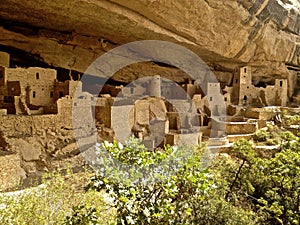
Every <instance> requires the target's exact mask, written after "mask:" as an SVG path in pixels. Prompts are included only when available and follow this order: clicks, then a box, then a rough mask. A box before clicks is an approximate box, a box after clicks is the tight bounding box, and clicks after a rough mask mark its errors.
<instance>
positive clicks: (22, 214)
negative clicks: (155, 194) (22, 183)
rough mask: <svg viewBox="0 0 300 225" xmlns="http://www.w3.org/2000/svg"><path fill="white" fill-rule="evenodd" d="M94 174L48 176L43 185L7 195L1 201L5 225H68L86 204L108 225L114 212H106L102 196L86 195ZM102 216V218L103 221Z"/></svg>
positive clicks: (0, 219) (51, 174) (46, 175)
mask: <svg viewBox="0 0 300 225" xmlns="http://www.w3.org/2000/svg"><path fill="white" fill-rule="evenodd" d="M90 176H91V173H90V172H87V171H86V172H84V173H78V174H74V173H72V172H71V171H69V172H68V173H67V174H66V175H62V174H61V173H60V172H59V171H58V172H52V173H48V174H45V176H44V178H43V182H42V185H40V186H38V187H35V188H30V189H25V190H23V191H20V192H16V193H11V194H8V193H6V194H5V193H3V194H1V198H0V221H1V224H18V225H28V224H38V225H43V224H45V225H46V224H47V225H48V224H55V225H56V224H64V223H65V218H66V217H67V216H68V215H71V213H72V207H73V206H76V205H82V204H84V205H85V206H86V207H87V208H88V207H91V206H93V207H95V208H96V209H97V215H98V219H101V221H103V222H104V224H108V221H110V220H111V219H113V216H112V215H113V211H111V210H108V209H107V208H106V204H105V202H104V200H103V196H102V195H101V194H100V193H98V192H92V191H90V192H84V190H83V188H82V186H83V185H84V184H85V183H86V182H87V180H88V178H89V177H90ZM100 215H101V217H99V216H100Z"/></svg>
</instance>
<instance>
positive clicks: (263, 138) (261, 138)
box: [253, 130, 270, 142]
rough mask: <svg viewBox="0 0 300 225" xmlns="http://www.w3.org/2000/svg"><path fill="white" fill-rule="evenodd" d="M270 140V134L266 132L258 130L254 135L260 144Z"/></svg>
mask: <svg viewBox="0 0 300 225" xmlns="http://www.w3.org/2000/svg"><path fill="white" fill-rule="evenodd" d="M268 138H270V134H269V133H268V132H267V131H264V130H258V131H256V132H255V133H254V137H253V139H254V140H255V141H258V142H265V141H267V139H268Z"/></svg>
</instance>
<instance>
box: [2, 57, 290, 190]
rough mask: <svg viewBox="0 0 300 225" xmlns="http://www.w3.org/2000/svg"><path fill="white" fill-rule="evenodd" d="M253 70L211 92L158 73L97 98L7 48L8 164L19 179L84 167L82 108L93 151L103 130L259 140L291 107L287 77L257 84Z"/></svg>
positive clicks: (195, 140) (108, 135)
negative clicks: (15, 58)
mask: <svg viewBox="0 0 300 225" xmlns="http://www.w3.org/2000/svg"><path fill="white" fill-rule="evenodd" d="M252 75H253V74H252V67H251V66H239V67H238V66H237V67H236V69H235V70H234V71H232V79H231V82H230V83H229V84H228V83H227V85H224V84H222V85H221V83H214V82H209V81H208V82H207V87H206V90H205V91H204V90H201V88H200V86H199V84H198V83H197V81H193V80H186V82H185V83H181V84H178V83H176V82H170V81H169V80H168V79H165V78H163V77H161V76H160V75H153V76H151V77H148V78H144V79H143V78H142V79H138V80H136V81H133V82H131V83H130V84H129V85H125V86H124V85H115V86H112V85H104V87H103V90H105V93H100V94H97V95H95V94H91V93H88V92H86V91H83V88H82V83H81V81H80V80H73V79H71V80H66V81H64V82H62V81H58V80H57V71H56V70H55V69H48V68H40V67H28V68H20V67H17V68H10V67H9V54H7V53H5V52H1V53H0V124H1V130H0V148H1V157H0V159H2V160H1V162H3V164H5V165H7V167H6V169H7V168H8V167H10V166H9V165H11V164H13V165H15V166H13V167H10V169H9V170H16V171H17V172H16V171H15V172H13V174H16V175H15V180H16V181H19V180H20V179H23V178H26V177H27V176H29V175H30V174H35V173H39V172H43V171H47V170H49V169H53V168H56V167H59V166H63V164H65V163H66V162H69V163H71V164H74V166H75V165H77V166H78V165H83V164H84V163H85V162H84V160H83V158H82V157H81V156H80V151H79V150H78V147H77V145H76V140H75V138H74V134H73V131H74V129H82V130H83V129H84V126H83V127H81V126H78V127H74V123H72V113H73V109H74V107H81V108H82V109H84V110H85V112H89V113H90V115H86V116H83V117H84V118H85V117H86V118H92V121H93V122H92V123H93V124H92V125H91V126H90V125H88V126H89V130H85V133H84V134H83V135H82V137H80V138H81V139H82V140H84V142H85V145H86V148H88V147H90V144H91V143H89V136H91V135H92V134H93V133H95V132H96V133H97V136H98V138H99V140H101V141H104V140H107V141H113V140H118V141H125V140H126V138H128V137H129V136H131V135H134V136H135V137H137V138H139V139H141V140H142V142H143V144H144V145H145V146H146V147H148V148H149V149H154V148H156V147H159V146H163V145H166V144H170V145H198V144H201V143H202V142H208V146H209V147H210V148H211V149H212V150H213V149H220V148H226V147H228V146H230V143H232V142H234V141H236V140H238V139H240V138H246V139H249V138H251V137H252V135H253V133H254V132H255V131H256V130H257V129H259V128H262V127H265V126H267V124H268V123H270V122H272V120H273V119H274V118H275V117H276V115H277V114H278V112H279V111H280V110H282V109H283V108H286V107H287V105H288V104H289V97H288V81H287V79H285V78H276V79H274V80H273V81H272V82H271V83H272V84H270V85H265V87H257V86H255V85H254V84H253V80H252ZM75 92H76V93H77V94H76V95H75ZM205 92H206V93H207V94H206V95H205V94H204V93H205ZM75 96H76V98H77V99H74V98H75ZM223 103H224V105H225V110H226V112H221V111H222V109H221V105H222V104H223ZM83 121H84V122H83V123H85V120H84V119H83ZM75 126H76V125H75ZM91 127H92V128H93V127H94V128H95V129H92V128H91ZM115 130H117V132H115ZM18 156H20V157H18ZM5 182H7V180H6V181H5V180H4V181H3V182H2V184H3V185H4V183H5ZM9 183H10V184H11V183H13V182H11V181H10V182H9Z"/></svg>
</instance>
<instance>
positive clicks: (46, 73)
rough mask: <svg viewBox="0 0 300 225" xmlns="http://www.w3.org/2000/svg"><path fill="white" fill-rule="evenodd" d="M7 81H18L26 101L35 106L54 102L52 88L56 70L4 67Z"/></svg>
mask: <svg viewBox="0 0 300 225" xmlns="http://www.w3.org/2000/svg"><path fill="white" fill-rule="evenodd" d="M5 77H6V79H7V81H8V82H10V81H19V82H20V87H21V95H24V96H26V99H27V101H28V102H27V103H28V104H31V105H35V106H47V105H49V104H52V103H53V102H54V98H53V93H51V92H53V88H54V80H55V79H56V70H53V69H43V68H38V67H30V68H16V69H14V68H5Z"/></svg>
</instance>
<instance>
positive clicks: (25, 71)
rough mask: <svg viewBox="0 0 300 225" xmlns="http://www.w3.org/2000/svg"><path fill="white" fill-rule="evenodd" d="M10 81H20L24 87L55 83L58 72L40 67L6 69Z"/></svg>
mask: <svg viewBox="0 0 300 225" xmlns="http://www.w3.org/2000/svg"><path fill="white" fill-rule="evenodd" d="M5 71H6V73H5V75H6V76H7V80H8V81H20V83H21V84H22V86H29V85H31V84H34V83H40V82H41V83H43V82H47V81H48V82H53V81H54V80H55V79H56V70H54V69H44V68H40V67H29V68H5Z"/></svg>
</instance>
